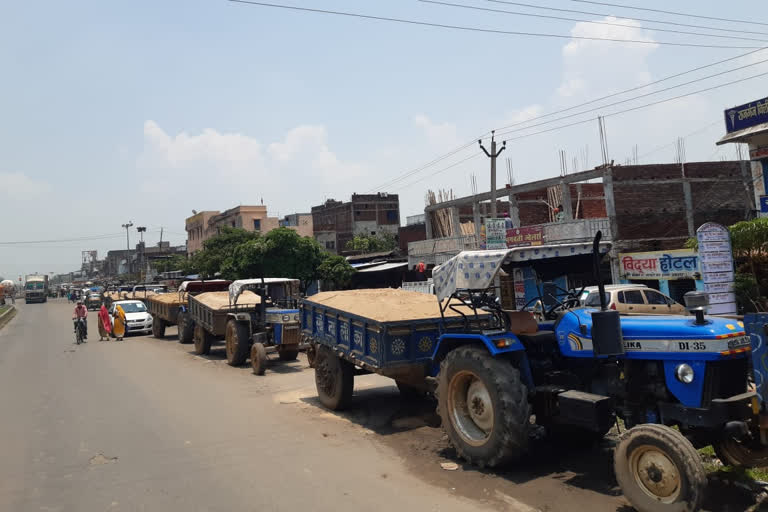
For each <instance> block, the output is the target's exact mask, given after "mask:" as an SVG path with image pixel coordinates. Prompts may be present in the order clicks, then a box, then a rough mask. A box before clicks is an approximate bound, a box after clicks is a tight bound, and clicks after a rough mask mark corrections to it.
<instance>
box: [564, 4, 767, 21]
mask: <svg viewBox="0 0 768 512" xmlns="http://www.w3.org/2000/svg"><path fill="white" fill-rule="evenodd" d="M571 2H578V3H580V4H595V5H606V6H608V7H620V8H622V9H632V10H634V11H649V12H658V13H661V14H672V15H674V16H686V17H688V18H699V19H702V20H715V21H730V22H733V23H748V24H750V25H765V26H768V23H763V22H760V21H751V20H735V19H729V18H718V17H714V16H703V15H701V14H691V13H688V12H674V11H665V10H663V9H651V8H650V7H635V6H633V5H621V4H609V3H607V2H596V1H594V0H571Z"/></svg>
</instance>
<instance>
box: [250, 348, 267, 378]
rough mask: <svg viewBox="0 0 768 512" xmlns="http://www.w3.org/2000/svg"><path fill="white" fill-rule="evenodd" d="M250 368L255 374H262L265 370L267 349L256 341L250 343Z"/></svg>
mask: <svg viewBox="0 0 768 512" xmlns="http://www.w3.org/2000/svg"><path fill="white" fill-rule="evenodd" d="M251 368H253V373H254V374H256V375H264V373H265V372H266V371H267V349H266V347H265V346H264V344H263V343H260V342H258V341H257V342H256V343H254V344H253V345H251Z"/></svg>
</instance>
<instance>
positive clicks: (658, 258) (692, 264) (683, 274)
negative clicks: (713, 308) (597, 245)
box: [619, 249, 699, 280]
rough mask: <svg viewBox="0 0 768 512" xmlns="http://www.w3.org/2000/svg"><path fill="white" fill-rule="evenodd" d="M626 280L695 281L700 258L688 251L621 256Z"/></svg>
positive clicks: (622, 269)
mask: <svg viewBox="0 0 768 512" xmlns="http://www.w3.org/2000/svg"><path fill="white" fill-rule="evenodd" d="M619 267H620V272H621V277H622V278H624V279H653V280H656V279H695V278H696V277H698V273H699V256H698V255H697V254H696V252H695V251H690V250H687V249H681V250H675V251H653V252H634V253H621V254H619Z"/></svg>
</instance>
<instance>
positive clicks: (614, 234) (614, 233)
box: [603, 167, 619, 282]
mask: <svg viewBox="0 0 768 512" xmlns="http://www.w3.org/2000/svg"><path fill="white" fill-rule="evenodd" d="M603 195H604V196H605V211H606V213H607V214H608V221H609V222H610V224H611V239H612V240H618V239H619V223H618V222H617V221H616V201H615V199H614V197H613V169H612V168H611V167H608V168H607V169H606V170H605V174H603ZM614 282H617V281H614Z"/></svg>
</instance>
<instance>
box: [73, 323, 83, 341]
mask: <svg viewBox="0 0 768 512" xmlns="http://www.w3.org/2000/svg"><path fill="white" fill-rule="evenodd" d="M84 342H85V336H84V334H83V320H77V321H76V322H75V344H77V345H79V344H81V343H84Z"/></svg>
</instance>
